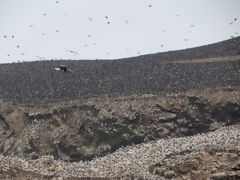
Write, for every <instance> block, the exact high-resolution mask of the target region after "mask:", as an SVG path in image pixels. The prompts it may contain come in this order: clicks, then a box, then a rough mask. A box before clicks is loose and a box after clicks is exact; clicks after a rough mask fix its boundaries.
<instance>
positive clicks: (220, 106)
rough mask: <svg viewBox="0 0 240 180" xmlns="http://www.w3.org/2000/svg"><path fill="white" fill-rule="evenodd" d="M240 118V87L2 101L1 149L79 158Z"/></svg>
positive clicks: (192, 132)
mask: <svg viewBox="0 0 240 180" xmlns="http://www.w3.org/2000/svg"><path fill="white" fill-rule="evenodd" d="M239 120H240V91H239V88H218V89H211V90H205V91H193V92H191V93H184V94H172V95H168V96H159V95H152V94H148V95H135V96H122V97H98V98H91V99H81V100H76V101H71V102H61V103H60V102H59V103H52V104H47V105H35V106H30V105H29V106H20V105H10V104H6V103H2V107H1V112H0V153H3V154H4V155H8V156H19V157H25V158H29V159H36V158H38V157H40V156H42V155H47V154H52V155H53V156H54V157H55V158H56V159H63V160H70V161H79V160H90V159H92V158H93V157H97V156H103V155H104V154H106V153H110V152H113V151H115V150H116V149H118V148H120V147H122V146H126V145H131V144H139V143H143V142H149V141H151V140H155V139H158V138H167V137H183V136H190V135H195V134H197V133H205V132H208V131H213V130H216V129H217V128H219V127H222V126H224V125H233V124H237V123H238V122H239Z"/></svg>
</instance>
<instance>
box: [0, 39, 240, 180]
mask: <svg viewBox="0 0 240 180" xmlns="http://www.w3.org/2000/svg"><path fill="white" fill-rule="evenodd" d="M61 64H64V65H66V66H67V67H69V68H70V69H71V72H60V71H55V70H54V68H55V67H58V66H59V65H61ZM239 77H240V38H239V37H238V38H233V39H231V40H227V41H223V42H219V43H215V44H211V45H206V46H202V47H197V48H191V49H186V50H179V51H170V52H165V53H157V54H151V55H144V56H139V57H132V58H126V59H118V60H111V61H110V60H92V61H87V60H81V61H71V60H68V61H67V60H65V61H64V60H58V61H57V60H50V61H39V62H24V63H14V64H2V65H0V84H1V85H0V179H19V180H20V179H214V180H215V179H216V180H217V179H218V180H219V179H239V178H240V124H239V122H240V78H239Z"/></svg>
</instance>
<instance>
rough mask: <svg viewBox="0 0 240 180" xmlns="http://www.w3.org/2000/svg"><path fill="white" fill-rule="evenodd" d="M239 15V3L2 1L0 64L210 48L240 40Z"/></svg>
mask: <svg viewBox="0 0 240 180" xmlns="http://www.w3.org/2000/svg"><path fill="white" fill-rule="evenodd" d="M239 9H240V0H58V1H56V0H0V63H8V62H17V61H19V60H20V61H34V60H40V59H116V58H124V57H132V56H138V55H141V54H149V53H156V52H163V51H170V50H177V49H185V48H189V47H195V46H200V45H205V44H210V43H214V42H218V41H222V40H226V39H229V38H231V36H235V37H236V36H239V35H240V10H239ZM235 18H237V19H235Z"/></svg>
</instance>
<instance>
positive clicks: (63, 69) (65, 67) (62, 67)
mask: <svg viewBox="0 0 240 180" xmlns="http://www.w3.org/2000/svg"><path fill="white" fill-rule="evenodd" d="M54 69H55V70H56V71H63V72H71V71H70V69H68V68H67V66H65V65H60V67H59V68H54Z"/></svg>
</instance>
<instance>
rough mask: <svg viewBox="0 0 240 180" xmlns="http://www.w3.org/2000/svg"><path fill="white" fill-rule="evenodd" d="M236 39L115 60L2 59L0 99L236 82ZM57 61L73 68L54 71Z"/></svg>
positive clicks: (24, 99)
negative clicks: (64, 71)
mask: <svg viewBox="0 0 240 180" xmlns="http://www.w3.org/2000/svg"><path fill="white" fill-rule="evenodd" d="M239 43H240V38H235V39H232V40H228V41H224V42H220V43H216V44H213V45H208V46H203V47H198V48H192V49H187V50H181V51H173V52H167V53H160V54H152V55H145V56H139V57H134V58H127V59H120V60H114V61H107V60H94V61H70V60H68V61H42V62H25V63H17V64H4V65H0V84H1V88H0V99H4V100H7V101H15V102H16V101H18V102H33V101H39V100H40V101H43V100H45V101H55V100H69V99H76V98H80V97H93V96H99V95H104V94H108V95H130V94H142V93H172V92H185V91H187V90H191V89H204V88H210V87H220V86H227V85H233V86H237V85H239V84H240V78H239V77H240V71H239V69H240V56H237V55H240V45H239ZM219 56H227V57H225V58H224V59H223V58H221V57H219ZM210 57H217V58H215V59H209V58H210ZM199 58H200V59H201V61H199ZM202 58H205V59H202ZM60 64H65V65H66V66H68V67H69V68H70V69H71V70H72V72H71V73H63V72H59V71H55V70H54V67H58V66H59V65H60Z"/></svg>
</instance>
